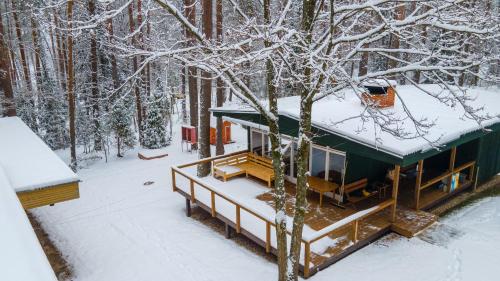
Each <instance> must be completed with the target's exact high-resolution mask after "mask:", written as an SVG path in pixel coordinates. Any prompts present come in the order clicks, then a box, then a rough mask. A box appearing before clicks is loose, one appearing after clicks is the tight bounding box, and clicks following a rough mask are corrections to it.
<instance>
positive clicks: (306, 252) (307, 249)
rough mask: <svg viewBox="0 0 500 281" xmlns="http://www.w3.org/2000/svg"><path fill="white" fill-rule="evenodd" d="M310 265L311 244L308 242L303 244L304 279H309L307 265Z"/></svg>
mask: <svg viewBox="0 0 500 281" xmlns="http://www.w3.org/2000/svg"><path fill="white" fill-rule="evenodd" d="M310 263H311V244H310V243H309V242H305V243H304V277H305V278H307V277H309V270H310V268H309V264H310Z"/></svg>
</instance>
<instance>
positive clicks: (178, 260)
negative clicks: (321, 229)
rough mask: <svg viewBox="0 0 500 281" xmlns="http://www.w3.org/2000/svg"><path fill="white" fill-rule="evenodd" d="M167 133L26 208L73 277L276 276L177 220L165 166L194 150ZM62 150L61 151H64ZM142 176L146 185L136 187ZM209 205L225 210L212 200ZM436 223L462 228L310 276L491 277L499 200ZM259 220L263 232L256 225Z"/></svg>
mask: <svg viewBox="0 0 500 281" xmlns="http://www.w3.org/2000/svg"><path fill="white" fill-rule="evenodd" d="M174 133H175V135H174V138H173V142H172V146H171V147H169V148H168V151H169V157H166V158H161V159H157V160H151V161H141V160H140V159H138V158H137V156H136V152H135V153H134V151H130V152H128V153H127V155H126V156H125V157H124V158H122V159H116V158H113V159H111V160H110V162H109V163H104V160H100V161H98V162H96V163H93V164H91V165H90V166H89V167H88V168H86V169H82V170H80V171H79V175H80V176H81V178H82V180H83V181H82V183H81V198H80V199H79V200H76V201H69V202H63V203H60V204H57V205H55V206H54V207H41V208H37V209H36V210H34V214H35V215H36V216H37V218H38V219H39V220H40V221H41V222H42V225H43V226H44V228H45V229H46V230H47V232H48V233H49V235H50V237H51V239H52V240H53V241H54V243H55V244H56V245H57V246H58V247H59V248H60V249H61V250H62V253H63V254H64V255H65V256H66V257H67V259H68V261H69V263H70V264H71V265H72V266H73V268H74V273H75V277H74V280H76V281H80V280H85V281H89V280H91V281H100V280H103V281H108V280H121V281H122V280H123V281H127V280H130V281H132V280H134V281H135V280H176V281H208V280H221V281H224V280H228V281H229V280H236V279H237V280H241V281H254V280H276V279H277V271H276V264H275V263H273V262H270V261H268V260H267V259H265V258H263V257H261V256H258V255H256V254H254V253H253V252H252V251H250V250H248V249H245V248H244V247H243V246H241V245H238V244H236V243H235V242H234V240H227V239H225V238H224V236H223V234H221V233H217V232H215V231H214V230H213V229H211V228H210V227H209V226H207V225H205V224H203V223H201V222H199V221H197V220H196V219H194V218H186V216H185V214H184V198H183V197H181V196H180V195H179V194H178V193H174V192H172V188H171V174H170V166H171V165H173V164H179V163H184V162H189V161H192V160H193V161H194V160H195V159H196V158H197V155H196V153H189V152H181V150H180V132H179V131H175V132H174ZM232 135H233V138H234V139H235V140H236V143H234V144H231V145H227V146H225V147H226V152H231V151H237V150H241V149H244V148H246V143H245V142H246V132H245V131H244V130H241V129H239V128H238V127H237V126H235V128H233V134H232ZM212 148H214V147H212ZM62 153H63V154H62V155H64V157H67V154H68V152H67V151H64V152H62ZM235 180H237V179H233V180H231V181H232V182H234V181H235ZM147 181H153V182H154V184H152V185H147V186H145V185H143V184H144V183H145V182H147ZM217 182H220V181H217ZM233 186H234V187H236V188H238V185H233ZM221 188H223V187H221ZM198 189H199V188H196V191H198ZM242 190H243V189H242ZM247 192H248V193H249V195H252V196H253V195H255V194H258V191H257V190H254V189H249V190H247ZM261 192H262V191H261ZM197 193H198V196H200V197H199V198H203V197H204V196H206V194H203V193H202V192H197ZM216 206H218V208H220V209H219V210H220V211H223V210H224V208H227V206H225V205H224V203H222V202H221V200H220V199H217V201H216ZM264 210H267V209H264ZM270 215H271V214H270ZM248 217H249V216H248V215H244V214H243V212H242V223H247V224H249V223H252V221H250V220H249V219H248ZM442 222H443V223H444V224H447V225H449V226H451V227H453V228H456V229H457V230H459V231H460V232H462V233H464V234H463V235H462V236H459V237H456V238H450V239H449V240H448V242H446V243H441V244H440V243H439V241H438V243H436V244H430V243H428V242H426V241H424V240H422V239H421V238H418V237H417V238H413V239H406V238H401V237H399V236H395V235H391V236H389V237H387V238H385V239H382V240H380V241H378V242H376V243H373V244H371V245H370V246H367V247H365V248H363V249H361V250H360V251H358V252H356V253H354V254H352V255H350V256H349V257H347V258H345V259H343V260H341V261H340V262H338V263H336V264H334V265H332V266H330V267H328V268H326V269H324V270H322V271H321V272H319V273H317V274H316V275H315V276H313V277H312V278H311V279H309V280H311V281H323V280H325V281H326V280H338V281H347V280H350V281H353V280H359V279H360V276H363V278H364V279H366V280H373V281H376V280H381V281H382V280H383V281H386V280H387V281H391V280H395V281H396V280H397V281H400V280H405V281H413V280H419V281H420V280H439V281H441V280H464V281H468V280H470V281H474V280H481V281H490V280H491V281H494V280H497V279H498V276H499V275H500V267H498V265H497V263H498V262H497V261H498V259H499V256H500V254H499V253H500V240H499V239H498V237H500V198H491V199H486V200H484V201H482V202H478V203H477V204H475V205H474V206H471V207H469V208H466V209H464V210H461V211H459V212H457V213H455V214H452V215H451V216H450V217H449V218H446V219H444V220H443V221H442ZM259 226H262V228H261V229H262V231H264V230H265V228H264V225H263V223H262V222H260V223H259ZM259 229H260V228H259ZM273 237H274V233H273ZM438 237H439V236H438ZM273 239H274V238H273ZM341 239H342V238H341V237H340V238H339V239H338V240H341ZM330 242H333V243H334V242H335V241H330ZM363 278H362V279H363Z"/></svg>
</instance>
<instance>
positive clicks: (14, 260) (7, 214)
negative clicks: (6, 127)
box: [0, 134, 57, 281]
mask: <svg viewBox="0 0 500 281" xmlns="http://www.w3.org/2000/svg"><path fill="white" fill-rule="evenodd" d="M3 137H4V135H3V134H2V138H3ZM0 225H1V226H2V227H1V230H0V249H1V250H0V279H1V280H22V281H56V280H57V279H56V276H55V274H54V271H52V268H51V267H50V264H49V261H48V260H47V257H46V256H45V253H44V252H43V249H42V246H40V243H39V242H38V239H37V237H36V235H35V232H34V231H33V228H32V227H31V224H30V222H29V221H28V218H27V216H26V213H25V212H24V209H23V207H22V206H21V203H20V202H19V200H18V199H17V196H16V193H15V192H14V190H13V189H12V187H11V185H10V182H9V180H8V179H7V176H6V174H5V173H4V171H3V169H2V168H1V167H0Z"/></svg>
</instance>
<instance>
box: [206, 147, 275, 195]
mask: <svg viewBox="0 0 500 281" xmlns="http://www.w3.org/2000/svg"><path fill="white" fill-rule="evenodd" d="M212 167H213V175H214V176H215V177H222V178H223V179H224V181H227V179H229V178H232V177H235V176H238V175H242V174H245V175H246V176H247V177H248V176H253V177H256V178H258V179H261V180H264V181H266V182H267V186H268V187H271V184H272V181H274V168H273V161H272V160H271V159H268V158H266V157H262V156H258V155H255V154H253V153H244V154H238V155H235V156H231V157H228V158H224V159H221V160H214V161H213V163H212Z"/></svg>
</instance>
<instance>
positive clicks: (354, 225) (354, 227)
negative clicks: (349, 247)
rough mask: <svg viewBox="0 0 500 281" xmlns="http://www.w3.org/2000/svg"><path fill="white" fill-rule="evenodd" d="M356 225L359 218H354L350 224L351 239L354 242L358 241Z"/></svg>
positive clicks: (357, 225)
mask: <svg viewBox="0 0 500 281" xmlns="http://www.w3.org/2000/svg"><path fill="white" fill-rule="evenodd" d="M358 227H359V220H355V221H354V222H353V224H352V241H353V242H354V243H356V242H358Z"/></svg>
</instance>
